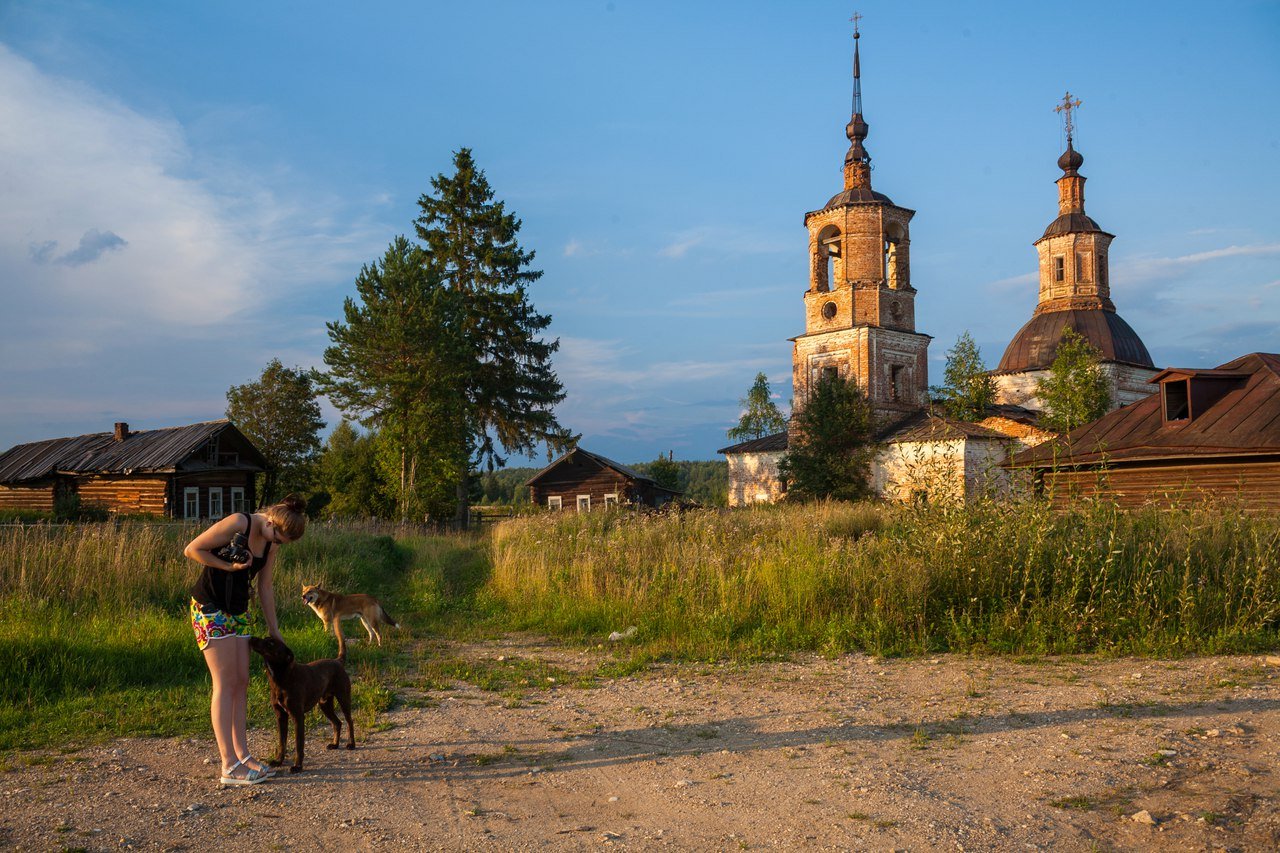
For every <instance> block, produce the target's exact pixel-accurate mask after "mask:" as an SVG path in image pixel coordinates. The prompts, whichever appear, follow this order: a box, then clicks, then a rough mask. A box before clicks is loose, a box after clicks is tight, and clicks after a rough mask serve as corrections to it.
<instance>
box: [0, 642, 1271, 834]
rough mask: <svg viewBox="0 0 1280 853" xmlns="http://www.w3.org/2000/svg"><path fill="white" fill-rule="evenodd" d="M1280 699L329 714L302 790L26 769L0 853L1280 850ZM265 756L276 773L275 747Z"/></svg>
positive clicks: (1178, 694)
mask: <svg viewBox="0 0 1280 853" xmlns="http://www.w3.org/2000/svg"><path fill="white" fill-rule="evenodd" d="M451 652H452V653H453V654H457V655H461V656H464V657H467V658H469V659H472V660H475V661H478V662H481V663H485V662H488V663H494V662H496V663H499V664H503V663H510V662H521V663H522V664H528V663H529V662H532V661H543V662H546V663H548V664H551V665H552V666H554V667H556V669H555V670H554V671H557V672H567V673H570V674H572V673H585V672H590V671H592V670H594V668H595V667H596V666H597V664H598V663H599V662H600V659H601V655H603V653H602V652H601V653H596V652H589V651H578V650H565V649H563V648H560V647H558V646H554V645H550V644H543V643H538V642H536V641H531V640H528V639H527V638H517V639H511V640H507V641H502V642H491V643H481V644H476V645H469V646H466V647H457V648H453V649H452V650H451ZM358 653H359V649H358V648H357V649H355V650H354V651H353V654H357V655H358ZM1278 674H1280V667H1276V666H1267V665H1266V662H1265V660H1264V659H1260V658H1244V657H1219V658H1197V659H1191V660H1183V661H1149V660H1133V659H1122V660H1093V659H1080V658H1070V659H1044V660H1039V661H1030V662H1014V661H1011V660H1009V659H1005V658H969V657H957V656H943V657H939V658H934V659H927V660H911V661H902V660H877V659H874V658H870V657H866V656H861V655H854V656H847V657H842V658H839V659H836V660H824V659H821V658H816V657H814V658H804V659H799V660H796V661H794V662H789V663H777V664H761V665H754V666H750V667H734V666H706V665H703V666H699V665H662V666H657V667H653V668H651V669H649V670H648V671H646V672H644V673H641V674H638V675H633V676H628V677H626V678H620V679H616V680H613V681H605V682H602V683H601V684H600V686H597V687H594V688H582V687H577V686H569V685H568V684H565V683H561V682H562V681H564V680H565V679H557V681H556V682H554V683H552V682H549V683H547V684H545V685H538V686H539V687H541V689H537V690H535V689H532V688H533V687H534V685H530V689H528V690H527V691H524V692H523V693H522V695H521V696H520V697H519V698H515V697H513V696H510V695H508V696H503V695H499V694H496V693H493V692H486V691H482V690H479V689H477V688H475V687H472V686H468V685H461V684H459V685H456V686H455V688H454V689H449V690H443V691H441V690H434V691H428V692H425V693H422V694H420V695H419V694H415V693H414V692H413V691H410V690H406V691H404V696H405V697H406V701H404V702H402V703H401V704H400V705H399V706H397V707H396V708H394V709H392V710H391V711H389V712H387V713H386V714H385V715H384V717H383V719H384V720H385V723H386V726H387V727H386V728H384V730H381V731H376V732H361V733H360V734H361V741H362V742H361V744H360V748H359V749H357V750H356V751H355V752H348V751H346V750H341V751H336V752H330V751H326V750H324V749H323V748H322V744H323V742H324V738H325V735H326V732H325V731H324V730H322V729H320V728H319V726H318V724H319V722H320V720H321V718H320V716H319V714H318V713H317V714H315V715H314V721H313V722H314V724H315V726H316V727H315V728H313V729H312V730H311V732H310V737H309V739H308V743H309V745H310V747H311V748H310V749H309V750H308V766H307V769H306V770H305V771H304V772H303V773H301V774H298V775H296V776H290V775H289V774H288V773H285V774H283V775H282V776H281V777H278V778H277V779H275V780H272V781H270V782H268V783H266V784H264V785H260V786H257V787H255V788H238V789H228V790H219V789H218V787H217V785H216V782H215V777H216V774H217V765H216V764H215V763H212V762H210V763H208V764H206V763H205V761H206V759H207V758H209V757H210V756H211V755H212V754H213V750H212V747H211V743H210V742H208V741H203V740H202V741H190V740H128V741H118V742H115V743H112V744H108V745H106V746H103V747H93V748H89V749H84V750H81V751H79V752H75V753H70V754H65V755H62V754H55V755H49V756H45V757H38V756H29V757H28V758H29V760H34V761H35V763H34V764H32V765H31V766H22V767H20V768H19V769H14V770H11V771H10V772H7V773H4V774H2V775H0V802H2V803H3V810H2V811H0V844H2V845H4V846H6V847H17V848H19V849H42V850H44V849H76V848H80V849H89V850H108V849H113V850H118V849H122V848H135V849H168V850H180V849H191V850H198V851H205V850H210V849H219V850H250V849H253V850H263V849H321V850H351V849H384V848H388V849H389V848H405V849H414V850H436V849H440V850H533V849H543V848H547V847H550V848H553V849H587V848H591V849H598V848H600V847H604V846H607V847H614V848H629V849H673V850H738V849H743V850H750V849H760V848H775V849H792V848H813V849H839V850H846V849H858V850H864V849H865V850H885V851H889V850H1019V851H1021V850H1029V849H1046V850H1047V849H1054V850H1094V849H1103V850H1106V849H1113V848H1116V849H1126V850H1156V849H1159V850H1169V849H1176V850H1202V849H1203V850H1216V849H1228V850H1275V849H1280V806H1278V805H1277V799H1278V798H1280V797H1278V795H1280V769H1278V768H1280V765H1278V762H1277V758H1278V757H1280V754H1278V753H1280V679H1278V678H1277V675H1278ZM254 677H255V678H256V677H258V675H257V674H256V673H255V676H254ZM542 680H543V681H545V680H546V678H543V679H542ZM253 739H254V743H255V745H256V746H257V747H258V750H257V751H258V754H259V755H268V754H270V750H271V741H272V740H273V733H272V732H266V731H261V730H259V731H255V732H253Z"/></svg>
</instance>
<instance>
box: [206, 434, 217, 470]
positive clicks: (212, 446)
mask: <svg viewBox="0 0 1280 853" xmlns="http://www.w3.org/2000/svg"><path fill="white" fill-rule="evenodd" d="M204 452H205V457H204V458H205V461H206V462H208V463H209V464H210V465H217V464H218V437H217V436H216V435H215V436H214V437H213V438H211V439H209V443H208V444H206V445H205V447H204Z"/></svg>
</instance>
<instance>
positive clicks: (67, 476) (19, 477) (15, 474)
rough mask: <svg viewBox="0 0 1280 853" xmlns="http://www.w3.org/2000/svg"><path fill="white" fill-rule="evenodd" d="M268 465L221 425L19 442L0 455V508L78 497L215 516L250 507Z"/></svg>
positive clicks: (43, 507)
mask: <svg viewBox="0 0 1280 853" xmlns="http://www.w3.org/2000/svg"><path fill="white" fill-rule="evenodd" d="M266 468H267V461H266V459H264V458H263V456H262V454H261V453H260V452H259V451H258V450H257V448H255V447H254V446H253V444H251V443H250V442H249V439H247V438H245V436H244V434H243V433H241V432H240V430H238V429H236V428H235V426H233V425H232V423H231V422H230V421H228V420H218V421H207V422H205V423H198V424H191V425H190V426H180V427H168V428H166V429H152V430H140V431H138V432H130V430H129V425H128V424H127V423H117V424H116V425H115V429H114V430H113V431H112V432H98V433H92V434H90V435H81V436H75V437H73V438H53V439H48V440H46V441H35V442H31V443H29V444H19V445H17V446H16V447H11V448H9V449H8V450H6V451H5V452H4V453H2V454H0V509H32V510H40V511H45V512H48V511H52V510H53V509H54V506H55V504H57V503H60V502H62V501H64V500H68V499H74V498H78V499H79V502H80V505H81V506H94V507H101V508H103V509H106V510H107V511H109V512H112V513H116V514H126V515H133V514H140V515H160V516H167V517H169V518H191V519H195V518H221V517H222V516H224V515H227V514H229V513H233V512H240V511H242V510H248V509H250V508H252V507H253V506H255V505H256V495H255V494H254V475H256V474H258V473H261V472H262V471H265V470H266Z"/></svg>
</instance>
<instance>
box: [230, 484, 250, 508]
mask: <svg viewBox="0 0 1280 853" xmlns="http://www.w3.org/2000/svg"><path fill="white" fill-rule="evenodd" d="M231 511H232V512H233V513H235V512H248V508H247V507H246V506H245V505H244V486H232V487H231Z"/></svg>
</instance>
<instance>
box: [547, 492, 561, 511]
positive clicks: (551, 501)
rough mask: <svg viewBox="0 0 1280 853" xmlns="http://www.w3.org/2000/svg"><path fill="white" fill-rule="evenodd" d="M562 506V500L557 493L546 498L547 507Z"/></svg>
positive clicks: (557, 507)
mask: <svg viewBox="0 0 1280 853" xmlns="http://www.w3.org/2000/svg"><path fill="white" fill-rule="evenodd" d="M562 506H563V502H562V501H561V500H560V496H559V495H552V496H551V497H549V498H547V509H560V508H561V507H562Z"/></svg>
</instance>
